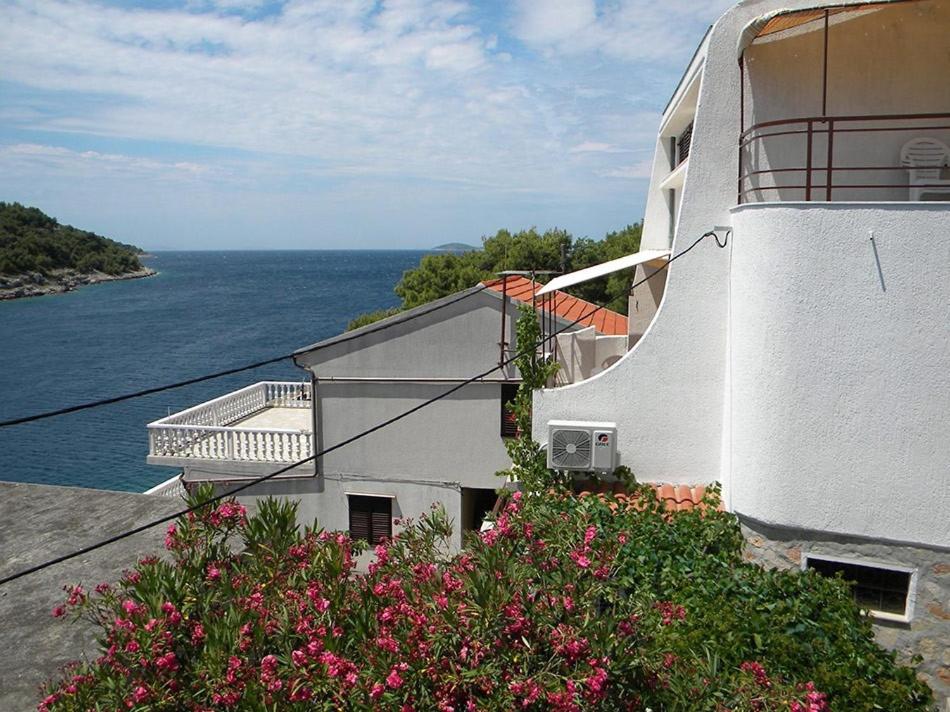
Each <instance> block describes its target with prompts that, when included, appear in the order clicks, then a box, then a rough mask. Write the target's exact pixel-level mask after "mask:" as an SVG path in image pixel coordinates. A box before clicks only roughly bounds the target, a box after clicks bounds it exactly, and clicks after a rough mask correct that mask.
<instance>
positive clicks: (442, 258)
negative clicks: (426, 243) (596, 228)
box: [349, 223, 642, 329]
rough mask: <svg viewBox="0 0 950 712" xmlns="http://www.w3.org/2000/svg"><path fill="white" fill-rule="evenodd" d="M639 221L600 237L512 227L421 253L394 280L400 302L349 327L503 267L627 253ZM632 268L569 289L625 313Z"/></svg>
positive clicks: (565, 263) (554, 267)
mask: <svg viewBox="0 0 950 712" xmlns="http://www.w3.org/2000/svg"><path fill="white" fill-rule="evenodd" d="M641 227H642V226H641V225H640V224H639V223H634V224H633V225H627V226H626V227H625V228H623V229H622V230H617V231H614V232H610V233H607V235H605V236H604V238H603V239H602V240H592V239H590V238H587V237H581V238H575V237H573V236H572V235H571V234H570V233H569V232H567V231H566V230H558V229H552V230H546V231H544V232H543V233H540V232H538V231H537V230H536V229H535V228H531V229H530V230H521V231H519V232H514V233H513V232H510V231H508V230H499V231H498V232H497V233H495V234H494V235H492V236H490V237H485V238H482V246H481V248H479V249H475V250H472V251H470V252H464V253H453V252H444V253H438V254H432V255H426V256H425V257H423V258H422V260H421V262H420V263H419V266H418V267H416V268H415V269H411V270H408V271H407V272H406V273H405V274H403V276H402V279H401V280H400V281H399V283H398V284H397V285H396V288H395V291H396V294H397V295H398V296H399V297H400V298H401V299H402V304H401V305H400V306H399V307H396V308H394V309H388V310H383V311H379V312H373V313H372V314H362V315H360V316H358V317H357V318H356V319H354V320H353V321H352V322H350V325H349V328H350V329H354V328H356V327H358V326H364V325H366V324H369V323H372V322H373V321H376V320H378V319H382V318H385V317H387V316H392V315H393V314H394V313H397V312H399V311H401V310H402V309H412V308H413V307H417V306H419V305H420V304H425V303H426V302H430V301H432V300H433V299H439V298H440V297H444V296H447V295H449V294H452V293H454V292H458V291H461V290H463V289H468V288H469V287H474V286H475V285H476V284H478V283H479V282H480V281H481V280H484V279H491V278H493V277H495V276H497V273H498V272H501V271H503V270H525V271H531V270H537V271H539V272H540V271H549V270H550V271H555V272H573V271H575V270H579V269H584V268H585V267H590V266H592V265H596V264H600V263H601V262H606V261H608V260H613V259H616V258H618V257H623V256H624V255H629V254H631V253H633V252H636V251H637V250H639V249H640V232H641ZM632 272H633V270H624V271H622V272H616V273H614V274H612V275H610V276H608V277H604V278H601V279H598V280H593V281H590V282H586V283H584V284H579V285H577V286H576V287H574V288H572V289H570V290H569V291H570V292H571V293H572V294H573V295H574V296H577V297H581V298H582V299H586V300H588V301H590V302H594V303H595V304H601V305H603V306H606V307H607V308H609V309H612V310H614V311H616V312H619V313H621V314H626V313H627V291H628V289H629V287H630V281H631V279H632V276H633V275H632ZM549 279H550V275H545V276H542V275H538V281H539V282H547V281H548V280H549Z"/></svg>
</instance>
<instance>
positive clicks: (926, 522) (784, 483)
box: [534, 0, 950, 697]
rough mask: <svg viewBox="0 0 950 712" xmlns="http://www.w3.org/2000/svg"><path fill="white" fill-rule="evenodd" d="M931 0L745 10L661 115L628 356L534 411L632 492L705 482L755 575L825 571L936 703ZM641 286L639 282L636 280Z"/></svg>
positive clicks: (947, 378) (940, 617) (940, 82)
mask: <svg viewBox="0 0 950 712" xmlns="http://www.w3.org/2000/svg"><path fill="white" fill-rule="evenodd" d="M948 77H950V2H947V1H946V0H911V1H906V2H883V3H882V2H877V3H874V4H860V3H846V4H835V5H829V6H827V7H823V6H816V4H815V2H814V1H813V0H812V1H811V2H808V1H803V0H783V1H782V2H777V1H774V0H749V1H747V2H741V3H739V4H738V5H736V6H735V7H733V8H732V9H731V10H729V11H728V12H727V13H726V14H725V15H723V16H722V17H721V18H720V19H719V20H718V21H717V22H716V23H715V25H714V26H713V27H712V28H711V29H710V31H709V32H708V34H707V36H706V37H705V38H704V40H703V42H702V44H701V45H700V47H699V49H698V50H697V52H696V54H695V56H694V58H693V59H692V61H691V63H690V65H689V66H688V67H687V69H686V72H685V73H684V75H683V78H682V80H681V82H680V84H679V86H678V87H677V89H676V91H675V93H674V95H673V97H672V99H671V100H670V103H669V105H668V107H667V109H666V110H665V112H664V114H663V117H662V121H661V125H660V129H659V133H658V136H657V143H656V155H655V159H654V164H653V173H652V178H651V183H650V189H649V195H648V199H647V206H646V214H645V221H644V232H643V243H642V249H643V250H654V251H660V252H662V251H666V250H669V251H670V252H671V253H672V254H673V255H676V254H677V253H678V252H680V251H681V250H683V249H685V248H687V247H689V246H690V245H691V244H692V243H693V241H694V240H696V238H698V237H699V236H700V235H702V234H703V233H704V232H706V231H707V230H710V229H712V228H713V227H716V226H720V227H721V228H722V229H720V230H719V231H718V235H719V237H720V239H722V238H724V237H726V236H727V234H729V233H728V231H731V234H729V242H728V245H727V246H726V248H725V249H719V248H717V246H716V244H715V243H714V242H713V240H712V239H707V240H705V241H703V242H702V243H701V244H700V245H698V246H697V247H696V248H695V249H694V250H692V251H691V252H690V253H689V254H688V255H685V256H683V257H682V258H681V259H677V260H676V261H675V262H673V263H671V264H670V266H669V268H668V270H665V271H662V272H659V273H657V274H656V276H655V277H653V278H652V279H651V280H650V283H648V284H646V285H643V286H642V287H640V288H638V289H637V292H636V293H635V294H634V297H633V305H634V307H635V308H634V309H632V310H631V312H630V314H631V330H634V326H633V324H634V323H637V322H639V323H640V324H641V327H642V331H643V336H642V338H640V339H639V341H637V343H636V344H635V346H633V348H632V349H631V350H630V352H629V353H627V354H626V355H625V356H624V357H623V358H622V359H620V360H619V361H618V362H617V363H616V364H615V365H613V366H612V367H611V368H609V369H607V370H606V371H604V372H602V373H600V374H598V375H595V376H593V377H592V378H589V379H587V380H584V381H581V382H577V383H574V384H572V385H568V386H565V387H561V388H552V389H546V390H543V391H541V392H538V393H537V394H536V396H535V419H534V423H535V426H534V427H535V431H536V432H535V437H536V438H537V439H538V440H539V441H542V442H543V441H544V440H545V439H546V437H547V434H546V424H547V423H548V421H551V420H572V421H578V420H587V421H610V422H615V423H617V426H618V443H619V450H620V454H619V457H620V461H621V462H622V463H623V464H625V465H628V466H629V467H630V468H631V469H632V470H633V471H634V473H635V474H636V475H637V477H638V478H639V479H640V480H642V481H647V482H672V483H684V484H686V483H688V484H702V483H709V482H714V481H719V482H721V483H722V486H723V493H724V499H725V506H726V507H727V508H728V509H729V510H731V511H733V512H735V513H736V514H737V515H738V516H739V518H740V520H741V521H742V523H743V525H744V527H745V529H746V532H747V535H748V536H747V538H748V541H749V543H750V546H749V550H750V556H753V557H756V558H759V559H761V560H763V561H766V562H767V563H770V564H773V565H781V566H802V567H805V566H811V567H815V568H820V569H821V570H823V571H833V570H836V569H840V570H844V571H845V573H846V576H847V577H848V578H851V579H856V580H857V581H858V583H859V586H858V587H857V588H856V596H857V597H858V599H859V600H860V601H861V602H862V604H863V605H865V606H866V607H867V608H869V609H871V610H872V613H873V615H874V616H875V617H876V621H877V624H878V632H879V636H880V639H881V641H882V642H883V643H885V644H886V645H889V646H891V647H895V648H897V649H899V650H900V651H901V652H902V653H911V652H917V653H920V654H921V655H922V656H924V659H925V662H924V664H923V665H922V666H921V667H920V670H921V672H922V673H923V674H924V675H926V677H927V679H928V682H930V684H931V685H932V686H933V687H934V689H935V690H937V692H938V695H943V696H944V697H946V695H947V692H948V690H950V659H948V658H947V650H948V649H950V328H948V327H950V202H947V201H950V168H947V167H946V166H947V165H948V164H950V149H947V148H946V146H947V144H950V80H948ZM652 269H653V268H651V267H649V266H646V265H644V266H643V267H640V268H638V276H639V277H642V276H644V270H647V272H646V274H650V273H651V270H652Z"/></svg>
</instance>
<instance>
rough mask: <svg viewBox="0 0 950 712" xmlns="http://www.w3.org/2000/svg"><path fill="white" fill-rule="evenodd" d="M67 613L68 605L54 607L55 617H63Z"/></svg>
mask: <svg viewBox="0 0 950 712" xmlns="http://www.w3.org/2000/svg"><path fill="white" fill-rule="evenodd" d="M65 615H66V606H56V608H54V609H53V618H62V617H63V616H65Z"/></svg>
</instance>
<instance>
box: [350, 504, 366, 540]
mask: <svg viewBox="0 0 950 712" xmlns="http://www.w3.org/2000/svg"><path fill="white" fill-rule="evenodd" d="M349 499H350V538H352V539H362V540H363V541H369V540H370V538H369V536H370V514H371V512H370V509H369V507H367V502H366V501H365V500H368V499H369V497H353V496H351V497H350V498H349Z"/></svg>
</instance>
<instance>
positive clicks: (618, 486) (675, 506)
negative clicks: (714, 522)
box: [576, 480, 722, 512]
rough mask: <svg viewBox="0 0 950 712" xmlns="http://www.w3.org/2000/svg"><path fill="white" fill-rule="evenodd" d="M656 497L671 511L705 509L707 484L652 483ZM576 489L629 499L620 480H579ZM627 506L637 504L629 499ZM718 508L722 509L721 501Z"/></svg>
mask: <svg viewBox="0 0 950 712" xmlns="http://www.w3.org/2000/svg"><path fill="white" fill-rule="evenodd" d="M650 486H651V487H652V488H653V492H654V494H655V495H656V498H657V499H658V500H659V501H661V502H663V503H664V504H665V505H666V508H667V510H669V511H671V512H682V511H685V510H688V509H693V508H694V507H699V508H700V509H705V507H706V505H705V504H704V503H703V496H704V495H705V494H706V487H705V485H696V486H692V485H672V484H665V483H664V484H650ZM576 489H577V492H578V494H580V496H582V497H584V496H589V495H591V494H594V495H602V494H613V495H614V496H615V497H616V498H617V499H618V500H620V501H623V500H626V499H628V495H627V492H626V489H625V488H624V486H623V484H622V483H620V482H615V483H613V484H611V483H608V482H601V481H599V480H583V481H581V482H578V483H577V485H576ZM627 506H635V504H634V502H633V500H632V499H631V500H629V503H628V505H627ZM718 509H722V503H721V502H720V504H719V507H718Z"/></svg>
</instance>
